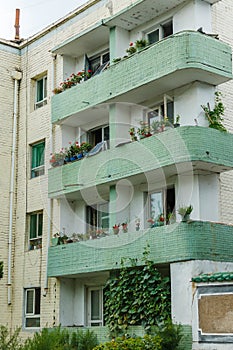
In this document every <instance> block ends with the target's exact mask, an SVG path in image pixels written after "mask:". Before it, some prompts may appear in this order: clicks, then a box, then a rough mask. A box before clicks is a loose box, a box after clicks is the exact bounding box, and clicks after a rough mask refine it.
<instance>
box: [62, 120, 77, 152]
mask: <svg viewBox="0 0 233 350" xmlns="http://www.w3.org/2000/svg"><path fill="white" fill-rule="evenodd" d="M76 129H77V128H74V127H72V126H67V125H62V126H61V132H62V145H63V147H69V146H70V145H69V142H72V143H73V142H74V141H76V140H77V139H76V134H77V130H76Z"/></svg>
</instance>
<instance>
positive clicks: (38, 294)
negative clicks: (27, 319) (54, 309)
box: [35, 288, 40, 315]
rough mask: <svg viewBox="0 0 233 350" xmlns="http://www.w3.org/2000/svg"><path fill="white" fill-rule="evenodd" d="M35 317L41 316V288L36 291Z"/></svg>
mask: <svg viewBox="0 0 233 350" xmlns="http://www.w3.org/2000/svg"><path fill="white" fill-rule="evenodd" d="M35 315H40V288H36V289H35Z"/></svg>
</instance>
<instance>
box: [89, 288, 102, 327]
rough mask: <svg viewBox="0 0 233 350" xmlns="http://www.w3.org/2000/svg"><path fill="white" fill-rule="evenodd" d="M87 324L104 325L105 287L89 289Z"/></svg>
mask: <svg viewBox="0 0 233 350" xmlns="http://www.w3.org/2000/svg"><path fill="white" fill-rule="evenodd" d="M87 325H88V326H103V288H102V287H92V288H88V289H87Z"/></svg>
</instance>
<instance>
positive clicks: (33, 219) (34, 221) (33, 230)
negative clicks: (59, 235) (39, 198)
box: [30, 214, 37, 238]
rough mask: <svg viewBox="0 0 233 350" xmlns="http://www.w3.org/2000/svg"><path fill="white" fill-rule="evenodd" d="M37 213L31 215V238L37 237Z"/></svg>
mask: <svg viewBox="0 0 233 350" xmlns="http://www.w3.org/2000/svg"><path fill="white" fill-rule="evenodd" d="M36 228H37V214H31V215H30V238H36V237H37V233H36Z"/></svg>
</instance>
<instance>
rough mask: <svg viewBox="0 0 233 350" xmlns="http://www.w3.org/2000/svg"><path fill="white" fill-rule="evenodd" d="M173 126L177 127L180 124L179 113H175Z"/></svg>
mask: <svg viewBox="0 0 233 350" xmlns="http://www.w3.org/2000/svg"><path fill="white" fill-rule="evenodd" d="M173 126H174V128H178V127H179V126H180V115H179V114H177V116H176V121H175V123H174V124H173Z"/></svg>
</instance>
